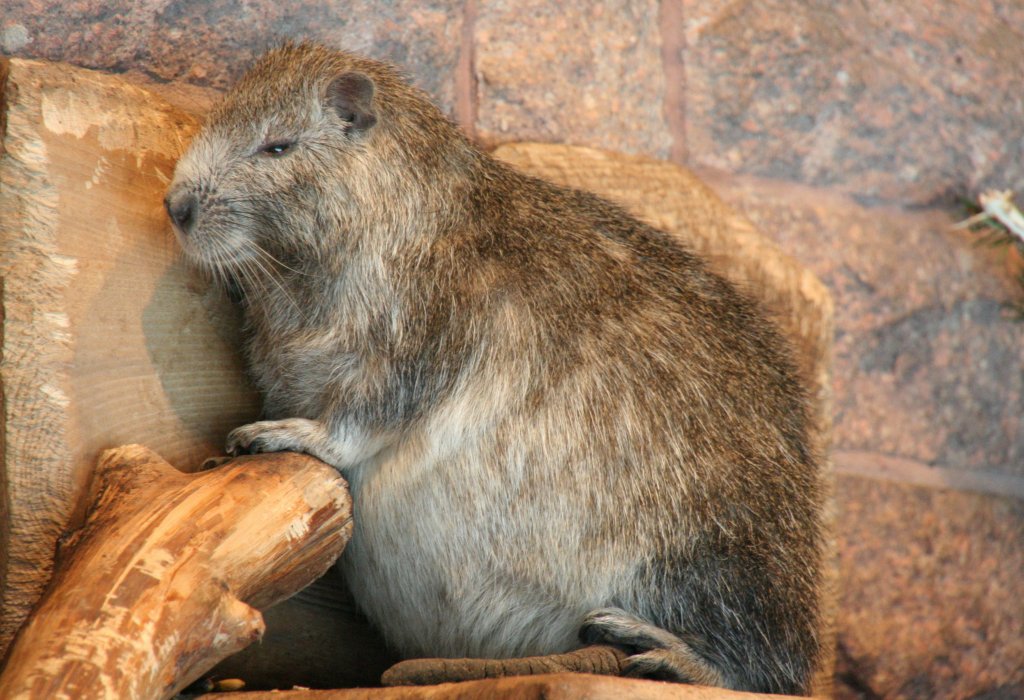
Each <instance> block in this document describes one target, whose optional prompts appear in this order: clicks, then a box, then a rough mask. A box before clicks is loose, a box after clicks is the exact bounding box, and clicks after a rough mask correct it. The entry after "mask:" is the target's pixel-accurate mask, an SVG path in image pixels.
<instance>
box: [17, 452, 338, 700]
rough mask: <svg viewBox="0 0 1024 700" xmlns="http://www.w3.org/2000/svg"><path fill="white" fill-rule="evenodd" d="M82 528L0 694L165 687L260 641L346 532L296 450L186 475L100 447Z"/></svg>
mask: <svg viewBox="0 0 1024 700" xmlns="http://www.w3.org/2000/svg"><path fill="white" fill-rule="evenodd" d="M94 483H95V488H94V489H93V494H94V498H93V506H92V508H91V510H90V512H89V514H88V517H87V520H86V523H85V525H84V527H82V528H81V529H80V530H78V531H76V532H74V533H72V534H71V535H70V536H68V537H67V538H65V539H64V541H63V543H62V545H61V548H60V550H59V551H58V555H57V559H56V563H55V574H54V577H53V581H52V582H51V585H50V587H49V588H48V589H47V592H46V593H45V594H44V596H43V598H42V600H41V602H40V604H39V606H38V607H37V608H36V609H35V611H34V612H33V614H32V615H31V617H30V618H29V621H28V623H27V624H26V626H25V627H24V628H23V629H22V631H21V633H20V634H19V635H18V637H16V639H15V642H14V645H13V646H12V648H11V653H10V656H9V657H8V661H7V665H6V667H5V668H4V671H3V674H2V675H0V697H3V698H12V699H13V698H25V699H26V700H35V699H36V698H38V699H40V700H42V699H43V698H46V699H47V700H50V699H51V698H54V699H56V698H68V699H69V700H70V699H75V700H88V699H90V698H96V699H100V698H119V699H128V698H139V699H149V698H167V697H170V696H172V695H173V694H174V693H175V692H177V691H178V690H180V689H181V688H183V687H184V686H186V685H187V684H188V683H190V682H191V681H193V680H195V679H196V678H198V677H199V676H200V675H201V674H202V673H203V672H205V671H206V670H208V669H209V668H211V667H212V666H213V665H214V664H215V663H216V662H218V661H219V660H221V659H222V658H224V657H225V656H227V655H228V654H231V653H234V652H236V651H238V650H239V649H241V648H243V647H245V646H247V645H248V644H250V643H252V642H254V641H256V640H257V639H259V638H260V637H261V635H262V633H263V629H264V625H263V619H262V617H261V615H260V613H259V612H258V610H257V609H258V608H265V607H268V606H270V605H272V604H274V603H275V602H277V601H279V600H281V599H283V598H286V597H288V596H290V595H292V594H293V593H295V592H296V591H298V590H299V589H301V588H303V587H304V586H306V585H308V584H309V583H311V582H312V581H313V580H314V579H316V578H317V577H319V576H320V575H322V574H323V573H324V571H326V569H327V568H328V567H329V566H330V565H331V564H332V563H333V562H334V561H335V560H336V559H337V557H338V556H339V555H340V554H341V552H342V550H343V549H344V547H345V544H346V543H347V542H348V539H349V537H350V536H351V531H352V513H351V502H350V500H349V496H348V489H347V485H346V484H345V481H344V480H343V479H342V478H341V476H339V475H338V473H337V472H336V471H335V470H333V469H331V468H330V467H328V466H327V465H325V464H323V463H322V462H319V461H318V460H316V459H314V458H312V457H308V456H305V455H299V454H294V453H277V454H267V455H258V456H252V457H241V458H239V459H237V460H233V461H231V462H229V463H228V464H225V465H223V466H221V467H218V468H216V469H214V470H211V471H207V472H202V473H199V474H186V473H183V472H180V471H178V470H176V469H175V468H174V467H172V466H171V465H170V464H168V463H167V462H165V461H164V460H163V459H161V458H160V457H158V456H157V455H156V454H155V453H153V452H151V451H150V450H148V449H146V448H144V447H141V446H138V445H129V446H126V447H121V448H118V449H116V450H110V451H107V452H106V453H104V455H103V457H102V458H101V460H100V464H99V466H98V467H97V471H96V475H95V482H94Z"/></svg>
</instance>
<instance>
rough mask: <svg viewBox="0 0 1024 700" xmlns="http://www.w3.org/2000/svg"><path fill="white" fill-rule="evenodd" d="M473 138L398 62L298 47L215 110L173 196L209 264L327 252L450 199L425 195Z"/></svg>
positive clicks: (391, 232) (182, 235) (309, 257)
mask: <svg viewBox="0 0 1024 700" xmlns="http://www.w3.org/2000/svg"><path fill="white" fill-rule="evenodd" d="M460 146H461V147H460ZM462 147H467V148H468V144H467V143H466V142H465V140H464V139H462V137H461V135H460V134H459V132H458V130H457V128H456V127H454V125H453V124H451V122H450V121H449V120H448V119H447V118H445V117H444V116H443V115H442V114H441V112H440V111H439V110H438V109H437V108H436V107H434V106H433V105H432V104H431V103H430V102H429V100H427V99H426V98H425V97H424V96H423V95H422V94H421V93H420V92H419V91H418V90H416V89H415V88H413V87H411V86H409V85H408V84H407V83H405V82H404V81H403V80H402V79H401V78H400V77H399V76H398V74H397V73H396V71H395V70H394V69H392V68H391V67H390V66H387V65H386V64H383V63H379V62H377V61H372V60H370V59H365V58H362V57H359V56H355V55H352V54H349V53H345V52H341V51H334V50H330V49H326V48H324V47H320V46H316V45H311V44H298V45H294V44H287V45H285V46H282V47H280V48H278V49H275V50H273V51H271V52H270V53H268V54H266V55H265V56H263V57H262V58H261V59H259V60H258V61H257V62H256V64H255V65H254V66H253V67H252V68H251V69H250V70H249V71H248V72H247V73H246V74H245V75H244V76H243V77H242V78H241V80H240V81H239V82H238V84H237V85H236V86H235V87H234V88H233V89H232V90H231V91H230V92H229V93H228V94H227V95H226V96H225V98H224V101H223V102H222V103H221V104H220V105H219V106H218V107H216V108H215V109H214V110H213V111H212V112H211V113H210V115H209V116H208V118H207V120H206V123H205V125H204V126H203V128H202V129H201V130H200V131H199V132H198V133H197V134H196V136H195V138H194V139H193V141H192V143H191V144H190V145H189V147H188V149H187V150H186V152H185V153H184V155H182V157H181V159H180V160H179V161H178V164H177V167H176V169H175V173H174V179H173V181H172V183H171V186H170V188H169V190H168V194H167V197H166V199H165V204H166V206H167V212H168V215H169V216H170V218H171V221H172V223H173V224H174V229H175V232H176V234H177V236H178V239H179V241H180V242H181V244H182V247H183V249H184V251H185V253H186V255H187V257H188V258H190V259H191V260H192V261H194V262H196V263H198V264H199V265H200V266H202V267H206V268H208V269H211V270H214V271H228V272H230V271H233V270H241V271H242V272H245V271H246V269H248V270H249V271H254V270H258V269H260V265H264V266H265V265H268V264H270V263H271V262H273V261H278V262H280V263H282V264H285V265H294V264H303V263H307V262H312V261H320V262H322V261H325V260H331V259H334V258H338V257H339V256H343V255H344V254H345V251H346V250H348V249H350V248H351V247H353V246H358V245H361V244H363V243H365V239H366V237H367V236H370V237H376V238H378V239H379V238H382V237H389V236H396V235H402V231H401V229H402V228H403V226H404V227H405V228H409V222H410V221H412V220H413V219H415V218H416V217H418V216H421V215H422V213H423V212H424V211H427V212H429V211H431V210H432V209H436V207H432V206H431V205H430V204H429V202H427V201H425V198H429V195H430V193H431V192H434V193H435V194H436V193H437V190H438V182H439V180H440V179H443V178H439V177H437V176H434V175H433V174H432V173H431V170H432V169H436V168H437V167H438V165H440V163H442V162H445V161H449V160H451V158H452V157H458V156H451V153H455V152H462V151H464V150H465V148H462ZM446 152H448V154H449V155H446ZM449 170H450V169H449ZM442 189H443V186H442ZM427 218H429V214H428V215H427ZM360 239H362V240H360ZM392 242H393V241H392Z"/></svg>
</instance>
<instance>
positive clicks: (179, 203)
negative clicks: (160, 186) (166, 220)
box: [164, 192, 199, 233]
mask: <svg viewBox="0 0 1024 700" xmlns="http://www.w3.org/2000/svg"><path fill="white" fill-rule="evenodd" d="M164 206H165V207H167V216H169V217H171V221H173V222H174V225H175V226H177V227H178V230H179V231H181V232H182V233H188V232H189V229H191V228H192V224H193V223H195V220H196V210H197V209H198V208H199V200H198V199H197V198H196V196H195V195H194V194H192V193H191V192H170V193H168V194H167V196H166V197H164Z"/></svg>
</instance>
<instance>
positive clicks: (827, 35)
mask: <svg viewBox="0 0 1024 700" xmlns="http://www.w3.org/2000/svg"><path fill="white" fill-rule="evenodd" d="M285 38H297V39H298V38H301V39H313V40H316V41H321V42H324V43H327V44H330V45H335V46H339V47H343V48H348V49H351V50H355V51H359V52H364V53H368V54H370V55H373V56H376V57H379V58H385V59H389V60H391V61H394V62H397V63H399V64H401V65H402V66H404V67H405V69H406V70H407V71H408V72H409V74H410V75H411V77H412V78H413V79H414V81H415V82H417V83H418V84H419V85H420V86H421V87H423V88H424V89H426V90H427V91H428V92H430V93H431V94H432V95H433V96H434V97H435V98H436V99H437V100H438V102H439V103H440V104H441V105H442V106H443V107H444V108H445V109H446V110H447V111H448V112H449V113H450V114H451V115H452V116H453V117H455V118H456V119H457V120H458V121H459V122H460V123H461V124H462V125H463V126H464V128H466V130H467V131H468V132H470V133H471V134H472V135H474V136H475V137H476V138H477V139H478V140H480V141H482V142H483V143H485V144H487V145H495V144H497V143H501V142H505V141H520V140H539V141H550V142H564V143H572V144H579V145H589V146H596V147H600V148H607V149H614V150H620V151H625V152H630V153H643V154H648V155H653V156H656V157H661V158H668V159H671V160H674V161H677V162H682V163H686V164H688V165H690V166H692V167H695V168H697V169H698V170H701V171H702V172H703V173H704V174H705V176H706V177H707V178H708V180H709V181H710V183H711V184H712V185H713V186H714V187H715V188H716V189H717V190H718V191H719V193H720V194H722V196H724V197H725V198H726V199H727V200H728V201H730V202H731V203H732V204H734V205H735V206H736V207H737V208H739V209H741V210H742V211H744V212H745V213H746V214H747V215H748V216H750V217H751V218H752V219H753V220H754V221H755V223H757V224H758V225H759V226H760V227H761V228H762V230H763V231H764V232H765V233H767V234H768V235H769V236H771V237H773V238H774V239H775V240H776V241H778V242H779V243H780V245H782V246H783V248H784V249H786V250H787V251H788V252H789V253H790V254H792V255H793V256H794V257H796V258H797V259H799V260H801V261H802V262H803V263H804V264H805V265H807V266H808V267H810V268H811V269H813V270H814V271H815V272H816V273H817V274H818V275H819V276H820V277H821V278H822V280H823V281H824V282H825V283H826V284H827V285H828V286H829V287H830V288H831V290H832V292H833V294H834V296H835V299H836V307H837V318H836V322H837V335H836V357H835V367H834V376H835V391H836V403H835V409H836V413H835V427H836V432H835V447H836V453H835V458H836V464H837V467H838V469H839V471H840V474H841V476H840V481H839V493H838V497H839V505H840V533H839V535H840V546H841V568H842V585H843V589H842V611H841V616H840V657H841V660H842V662H843V663H842V666H841V669H840V675H839V680H840V681H841V682H842V685H841V693H842V694H845V695H846V696H848V697H865V698H874V697H921V698H930V697H972V696H978V697H980V696H982V695H984V696H985V697H987V698H997V697H1019V696H1020V695H1021V694H1024V670H1022V664H1021V663H1020V660H1021V659H1022V658H1024V639H1022V635H1021V634H1020V631H1019V630H1020V629H1024V605H1022V604H1021V602H1020V601H1021V600H1022V599H1024V580H1022V577H1021V575H1020V572H1021V571H1024V428H1022V424H1021V415H1022V414H1024V398H1022V397H1024V372H1022V367H1024V324H1021V323H1017V322H1014V321H1012V320H1011V319H1009V318H1008V317H1007V315H1006V314H1005V313H1004V311H1003V309H1002V305H1003V303H1004V302H1007V301H1010V300H1014V299H1019V298H1021V296H1022V292H1021V290H1020V288H1019V287H1018V286H1017V283H1016V281H1015V275H1016V273H1017V272H1018V271H1019V270H1020V260H1019V259H1017V258H1016V257H1015V256H1014V255H1013V254H1011V253H1010V252H1008V250H1007V249H991V248H983V247H979V246H977V245H975V242H974V240H973V238H972V237H971V235H969V234H962V233H953V232H951V231H950V230H949V225H950V223H951V222H952V221H954V220H955V219H956V218H958V217H959V216H961V212H960V211H959V210H958V209H957V202H958V199H959V198H960V197H965V196H967V197H969V196H973V195H976V194H977V193H978V192H979V191H980V190H982V189H984V188H988V187H998V188H1000V189H1011V190H1016V191H1017V192H1019V193H1024V90H1022V89H1021V76H1022V75H1024V4H1022V3H1020V2H1014V1H1012V0H1003V1H1002V2H996V1H992V0H935V1H934V2H908V1H906V0H861V1H860V2H853V1H852V0H840V1H839V2H833V1H831V0H678V1H676V2H669V1H668V0H665V1H664V2H659V0H587V1H583V2H562V1H556V0H421V1H418V0H352V1H351V2H336V3H326V2H319V3H318V2H312V1H306V2H296V3H285V2H271V1H269V0H213V1H212V2H200V1H199V0H139V1H138V2H128V1H127V0H111V1H109V2H101V1H98V0H89V1H77V2H76V1H71V2H56V1H55V0H4V2H3V13H2V15H0V49H2V50H3V53H5V54H7V55H17V56H25V57H42V58H49V59H53V60H62V61H68V62H70V63H74V64H77V65H82V66H87V67H92V68H100V69H104V70H109V71H115V72H129V73H137V74H141V75H144V76H147V77H149V78H151V79H154V80H157V81H164V82H173V83H180V84H186V83H187V84H191V85H196V86H203V87H211V88H216V89H221V88H224V87H225V86H227V85H229V84H230V83H231V81H232V80H233V79H235V78H236V77H237V76H238V75H239V74H240V73H241V72H242V71H243V70H244V68H245V67H246V65H247V64H248V63H249V61H250V60H251V59H252V58H253V57H254V56H255V55H257V54H258V53H260V52H261V51H263V50H264V49H266V48H267V47H269V46H271V45H273V44H274V43H276V42H278V41H280V40H282V39H285Z"/></svg>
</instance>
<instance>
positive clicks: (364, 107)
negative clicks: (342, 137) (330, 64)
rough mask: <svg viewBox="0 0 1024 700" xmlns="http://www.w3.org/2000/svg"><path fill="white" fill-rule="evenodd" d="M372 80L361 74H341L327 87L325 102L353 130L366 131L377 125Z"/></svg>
mask: <svg viewBox="0 0 1024 700" xmlns="http://www.w3.org/2000/svg"><path fill="white" fill-rule="evenodd" d="M373 89H374V88H373V80H371V79H370V78H369V77H368V76H366V75H363V74H362V73H343V74H342V75H339V76H338V77H337V78H335V79H334V80H332V81H331V84H330V85H328V86H327V102H328V104H330V105H331V107H332V108H333V109H334V111H335V112H336V113H337V114H338V116H339V117H341V118H342V119H343V120H345V121H346V122H348V123H350V124H351V125H352V128H353V129H358V130H359V131H366V130H367V129H369V128H370V127H371V126H373V125H374V124H376V123H377V114H376V112H374V110H373Z"/></svg>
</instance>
